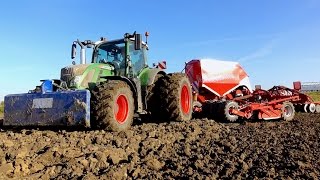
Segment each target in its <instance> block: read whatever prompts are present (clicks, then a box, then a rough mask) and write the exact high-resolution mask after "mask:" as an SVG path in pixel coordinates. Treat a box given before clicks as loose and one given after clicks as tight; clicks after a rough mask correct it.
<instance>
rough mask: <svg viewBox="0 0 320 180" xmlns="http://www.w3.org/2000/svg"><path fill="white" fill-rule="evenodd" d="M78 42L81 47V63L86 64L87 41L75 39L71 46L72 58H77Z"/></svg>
mask: <svg viewBox="0 0 320 180" xmlns="http://www.w3.org/2000/svg"><path fill="white" fill-rule="evenodd" d="M77 43H78V44H79V46H80V47H81V51H80V64H86V43H85V42H81V41H79V39H77V41H74V42H73V44H72V48H71V59H74V58H76V51H77Z"/></svg>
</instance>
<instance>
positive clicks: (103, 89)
mask: <svg viewBox="0 0 320 180" xmlns="http://www.w3.org/2000/svg"><path fill="white" fill-rule="evenodd" d="M91 99H92V101H91V109H92V111H91V114H92V121H91V122H92V123H93V125H94V126H95V127H96V128H98V129H105V130H110V131H115V132H119V131H125V130H127V129H129V128H130V127H131V125H132V121H133V114H134V99H133V95H132V91H131V89H130V87H129V85H128V84H127V83H125V82H123V81H117V80H113V81H107V82H105V83H102V84H100V85H97V86H96V87H95V88H94V90H93V91H92V97H91Z"/></svg>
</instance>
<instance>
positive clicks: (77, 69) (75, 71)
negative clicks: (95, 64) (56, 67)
mask: <svg viewBox="0 0 320 180" xmlns="http://www.w3.org/2000/svg"><path fill="white" fill-rule="evenodd" d="M89 66H90V64H77V65H72V66H67V67H64V68H62V69H61V80H62V81H65V82H67V84H69V83H70V81H71V80H72V79H74V78H75V77H76V76H80V75H82V74H83V73H84V71H85V70H86V69H87V68H88V67H89Z"/></svg>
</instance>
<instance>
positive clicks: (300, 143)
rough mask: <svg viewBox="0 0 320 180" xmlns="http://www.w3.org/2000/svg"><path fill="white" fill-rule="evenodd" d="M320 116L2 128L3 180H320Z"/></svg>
mask: <svg viewBox="0 0 320 180" xmlns="http://www.w3.org/2000/svg"><path fill="white" fill-rule="evenodd" d="M319 136H320V114H297V115H296V118H295V120H293V121H290V122H284V121H274V122H270V121H264V122H244V123H229V124H223V123H217V122H215V121H213V120H207V119H201V120H200V119H197V120H191V121H190V122H171V123H160V124H154V123H144V124H135V125H134V126H133V127H132V128H131V130H128V131H126V132H119V133H111V132H106V131H103V130H70V129H68V130H55V129H31V128H29V129H2V130H1V132H0V179H4V178H17V179H20V178H22V177H27V178H31V179H50V178H51V179H69V178H72V179H78V178H79V179H146V178H148V179H182V178H183V179H185V178H192V179H230V177H231V178H233V179H238V178H240V179H257V178H267V179H268V178H269V179H275V178H276V179H284V178H285V179H290V178H291V179H319V178H320V147H319V141H320V140H319Z"/></svg>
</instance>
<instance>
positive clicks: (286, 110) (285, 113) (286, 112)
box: [282, 101, 295, 121]
mask: <svg viewBox="0 0 320 180" xmlns="http://www.w3.org/2000/svg"><path fill="white" fill-rule="evenodd" d="M294 114H295V110H294V106H293V104H292V103H291V102H287V101H286V102H284V103H283V104H282V118H283V120H285V121H292V120H293V118H294Z"/></svg>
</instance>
